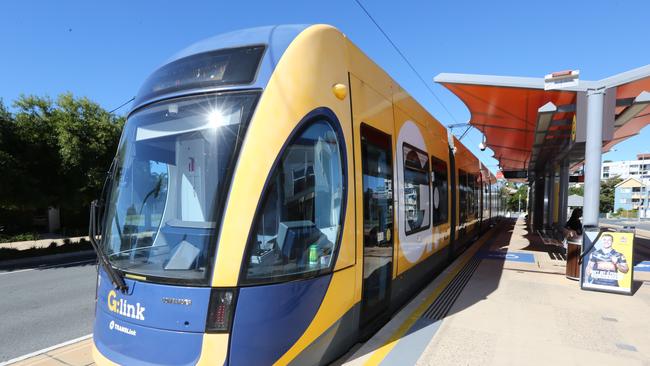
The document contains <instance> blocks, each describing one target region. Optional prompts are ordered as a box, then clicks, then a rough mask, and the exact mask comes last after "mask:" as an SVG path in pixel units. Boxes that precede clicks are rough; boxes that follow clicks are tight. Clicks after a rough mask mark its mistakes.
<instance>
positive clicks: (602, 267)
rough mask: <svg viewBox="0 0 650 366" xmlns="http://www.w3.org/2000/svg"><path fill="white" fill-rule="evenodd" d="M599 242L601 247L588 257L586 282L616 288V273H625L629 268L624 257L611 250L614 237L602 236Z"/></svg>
mask: <svg viewBox="0 0 650 366" xmlns="http://www.w3.org/2000/svg"><path fill="white" fill-rule="evenodd" d="M600 241H601V242H602V247H601V248H600V249H598V250H596V251H595V252H593V253H591V255H590V256H589V262H588V263H587V270H586V275H587V282H588V283H592V284H594V285H605V286H615V287H618V286H619V284H618V272H621V273H627V271H629V270H630V267H629V266H628V264H627V261H626V260H625V256H624V255H623V254H622V253H619V252H617V251H616V250H614V248H612V243H613V242H614V237H612V236H611V235H610V234H604V235H603V236H602V237H601V238H600Z"/></svg>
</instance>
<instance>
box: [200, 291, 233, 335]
mask: <svg viewBox="0 0 650 366" xmlns="http://www.w3.org/2000/svg"><path fill="white" fill-rule="evenodd" d="M236 295H237V293H236V291H235V289H216V288H215V289H212V292H211V294H210V306H209V308H208V319H207V323H206V327H205V329H206V332H212V333H226V332H229V331H230V326H231V324H232V317H233V314H234V310H235V298H236Z"/></svg>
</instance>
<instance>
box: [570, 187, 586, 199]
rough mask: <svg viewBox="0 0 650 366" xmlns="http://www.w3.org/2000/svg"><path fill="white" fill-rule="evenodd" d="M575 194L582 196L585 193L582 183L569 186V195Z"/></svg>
mask: <svg viewBox="0 0 650 366" xmlns="http://www.w3.org/2000/svg"><path fill="white" fill-rule="evenodd" d="M573 194H577V195H578V196H583V197H584V195H585V187H584V186H582V185H575V186H572V187H569V195H573Z"/></svg>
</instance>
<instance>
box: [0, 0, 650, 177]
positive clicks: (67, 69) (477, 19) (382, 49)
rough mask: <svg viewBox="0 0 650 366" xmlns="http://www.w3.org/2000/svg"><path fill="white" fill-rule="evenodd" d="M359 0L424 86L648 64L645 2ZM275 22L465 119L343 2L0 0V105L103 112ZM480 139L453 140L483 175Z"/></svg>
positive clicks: (638, 143)
mask: <svg viewBox="0 0 650 366" xmlns="http://www.w3.org/2000/svg"><path fill="white" fill-rule="evenodd" d="M361 1H362V3H363V4H364V6H365V7H366V9H368V11H369V12H370V13H371V14H372V15H373V17H374V18H375V19H376V20H377V22H378V23H379V24H380V25H381V26H382V27H383V29H384V30H385V31H386V33H388V35H389V36H390V37H391V38H392V40H393V41H394V42H395V43H396V44H397V45H398V46H399V47H400V49H401V50H402V52H403V53H404V54H405V55H406V56H407V57H408V59H409V60H410V62H411V63H412V64H413V66H414V67H415V68H416V69H417V70H418V72H419V73H420V75H422V77H423V78H424V79H425V80H426V81H427V82H431V83H433V82H432V78H433V77H434V76H435V75H437V74H438V73H440V72H459V73H476V74H493V75H516V76H531V77H542V76H543V75H544V74H547V73H549V72H552V71H557V70H564V69H580V71H581V78H582V79H587V80H597V79H601V78H604V77H607V76H610V75H613V74H616V73H619V72H623V71H627V70H629V69H632V68H636V67H639V66H643V65H646V64H648V63H650V47H647V44H648V40H647V35H648V26H647V14H648V11H649V10H650V3H649V2H647V1H623V0H620V1H617V0H607V1H598V0H594V1H544V2H541V1H462V0H456V1H411V0H401V1H399V2H397V1H370V0H361ZM283 23H327V24H332V25H334V26H336V27H338V28H339V29H341V30H342V31H343V32H344V33H345V34H346V35H347V36H348V37H349V38H350V39H352V41H353V42H355V43H356V44H357V45H358V46H359V47H360V48H361V49H362V50H364V51H365V52H366V53H367V54H368V55H369V56H370V57H371V58H372V59H374V60H375V62H377V63H378V64H379V65H381V66H382V67H383V68H384V69H385V70H386V71H387V72H388V73H389V74H390V75H391V76H392V77H393V78H394V79H396V80H397V81H398V82H399V83H400V84H401V85H402V86H403V87H404V88H405V89H406V90H408V91H409V92H410V93H411V94H412V95H413V96H414V97H415V98H416V99H417V100H418V101H419V102H420V103H421V104H422V105H424V106H425V107H426V108H427V109H428V110H429V111H430V112H431V113H432V114H433V115H434V116H435V117H436V118H438V119H439V120H440V121H441V122H442V123H443V124H449V123H455V122H466V121H467V120H468V118H469V113H468V111H467V109H466V108H465V107H464V105H463V104H462V103H461V102H460V101H459V100H458V99H457V98H456V97H455V96H454V95H453V94H451V93H450V92H448V91H447V90H446V89H445V88H443V87H441V86H439V85H434V86H433V89H434V91H435V92H436V94H437V95H438V96H439V97H440V99H441V100H442V102H443V103H444V104H445V105H446V106H447V108H448V109H449V110H450V111H451V114H452V116H453V117H452V116H450V115H449V114H448V113H447V112H446V111H445V110H444V109H443V108H442V107H441V106H440V104H438V103H437V101H436V100H435V99H434V97H433V96H432V95H431V93H430V92H429V91H428V90H427V89H426V87H425V86H424V85H422V83H421V81H420V80H419V79H418V78H417V76H416V75H415V74H414V73H413V72H412V71H411V70H410V69H409V68H408V66H407V65H406V64H405V62H404V61H403V60H402V59H401V58H400V56H399V55H398V54H397V53H396V52H395V51H394V50H393V49H392V47H391V46H390V45H389V44H388V42H387V41H386V40H385V39H384V37H383V36H382V35H381V33H380V32H379V31H378V30H377V29H376V28H375V26H374V25H373V24H372V22H371V21H370V19H369V18H368V17H367V16H366V15H365V14H364V13H363V11H362V10H361V8H360V7H359V6H358V5H357V4H356V3H355V2H354V0H332V1H318V2H316V1H304V0H303V1H243V0H240V1H228V2H226V1H189V0H186V1H183V2H171V1H157V2H154V1H104V2H96V1H79V0H74V1H27V0H26V1H10V2H8V1H3V2H2V3H1V4H0V35H1V36H2V41H3V42H2V57H1V58H0V98H2V99H3V100H4V102H5V104H10V103H11V102H12V101H13V100H15V99H16V97H18V96H19V95H20V94H21V93H23V94H36V95H49V96H52V97H56V96H57V95H58V94H60V93H63V92H66V91H70V92H72V93H74V94H75V95H77V96H87V97H89V98H91V99H93V100H95V101H96V102H98V103H100V104H101V105H102V106H104V107H105V108H107V109H112V108H114V107H117V106H118V105H120V104H122V102H124V101H126V100H128V99H129V98H130V97H132V96H133V95H134V94H135V93H136V91H137V90H138V88H139V86H140V84H141V83H142V81H143V80H144V79H145V78H146V77H147V75H148V74H149V73H150V72H152V71H153V70H154V69H155V68H156V67H157V66H159V65H160V64H161V63H162V62H164V61H165V60H166V59H167V58H168V57H170V56H171V55H172V54H174V53H175V52H177V51H179V50H180V49H182V48H184V47H186V46H187V45H189V44H191V43H193V42H195V41H198V40H200V39H203V38H206V37H209V36H212V35H215V34H218V33H222V32H226V31H230V30H234V29H241V28H247V27H254V26H260V25H269V24H283ZM127 110H128V107H127V108H124V109H122V110H120V112H122V113H125V112H126V111H127ZM459 133H460V132H459ZM480 140H481V135H480V133H478V132H477V131H475V130H473V131H472V132H470V133H469V134H468V136H467V137H465V138H464V139H463V142H464V143H465V144H466V145H468V147H470V148H471V149H472V150H473V151H474V153H475V154H476V155H477V156H479V158H481V160H483V161H484V162H485V163H486V164H488V165H489V166H490V168H491V169H493V170H494V169H495V168H496V162H495V160H493V159H491V158H490V154H489V153H488V152H480V151H479V150H478V148H477V145H478V143H479V142H480ZM648 142H650V128H645V129H644V130H643V131H642V133H641V134H640V135H639V136H636V137H634V138H632V139H630V140H628V141H626V142H624V143H622V144H619V146H617V148H616V150H617V151H614V152H611V153H609V154H606V155H605V156H604V158H605V159H611V160H622V159H632V158H634V156H635V154H636V153H637V152H647V151H650V146H649V145H650V144H648Z"/></svg>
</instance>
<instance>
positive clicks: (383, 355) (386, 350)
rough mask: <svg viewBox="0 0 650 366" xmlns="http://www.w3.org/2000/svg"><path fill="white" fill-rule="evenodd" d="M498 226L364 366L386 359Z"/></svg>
mask: <svg viewBox="0 0 650 366" xmlns="http://www.w3.org/2000/svg"><path fill="white" fill-rule="evenodd" d="M495 229H496V226H495V227H494V228H492V230H490V231H489V232H488V233H486V234H485V235H483V237H482V238H481V239H479V240H478V241H476V243H474V246H473V247H472V248H471V249H470V250H468V251H467V252H466V256H465V257H464V258H463V259H461V261H460V262H459V263H458V265H457V266H456V267H455V268H454V269H453V270H452V271H451V272H450V273H449V274H448V275H447V276H446V277H445V278H444V279H443V280H442V283H440V285H438V287H436V288H435V290H433V292H432V293H431V294H430V295H429V296H428V297H427V298H426V299H425V300H424V301H423V302H422V303H421V304H420V306H418V307H417V308H416V309H415V310H414V311H413V312H412V313H411V314H410V315H409V316H408V318H406V320H405V321H404V323H402V325H400V327H399V328H397V330H396V331H395V333H393V335H391V337H390V338H389V339H388V341H386V343H384V344H383V345H382V346H381V347H379V348H378V349H377V350H375V351H374V352H373V353H372V356H371V357H370V358H369V359H368V361H366V362H365V363H364V365H379V364H380V363H381V361H382V360H383V359H384V358H386V356H387V355H388V353H389V352H390V351H391V350H392V349H393V348H395V346H396V345H397V342H399V341H400V339H401V338H402V337H403V336H404V334H406V332H407V331H408V330H409V329H410V328H411V327H412V326H413V324H415V322H416V321H417V320H418V319H420V317H421V316H422V314H423V313H424V312H425V311H426V309H427V308H428V307H429V306H430V305H431V304H432V303H433V302H434V301H435V299H436V298H437V297H438V296H439V295H440V293H441V292H442V291H443V290H444V289H445V287H447V285H448V284H449V283H450V282H451V281H452V280H453V279H454V277H456V275H457V274H458V272H460V271H461V269H463V267H464V266H465V264H466V263H467V262H469V260H470V259H471V258H472V257H473V255H474V254H475V253H476V252H477V251H478V249H479V248H480V247H481V246H482V245H483V243H484V242H485V241H487V240H488V238H489V237H491V236H492V234H493V232H494V230H495Z"/></svg>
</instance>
